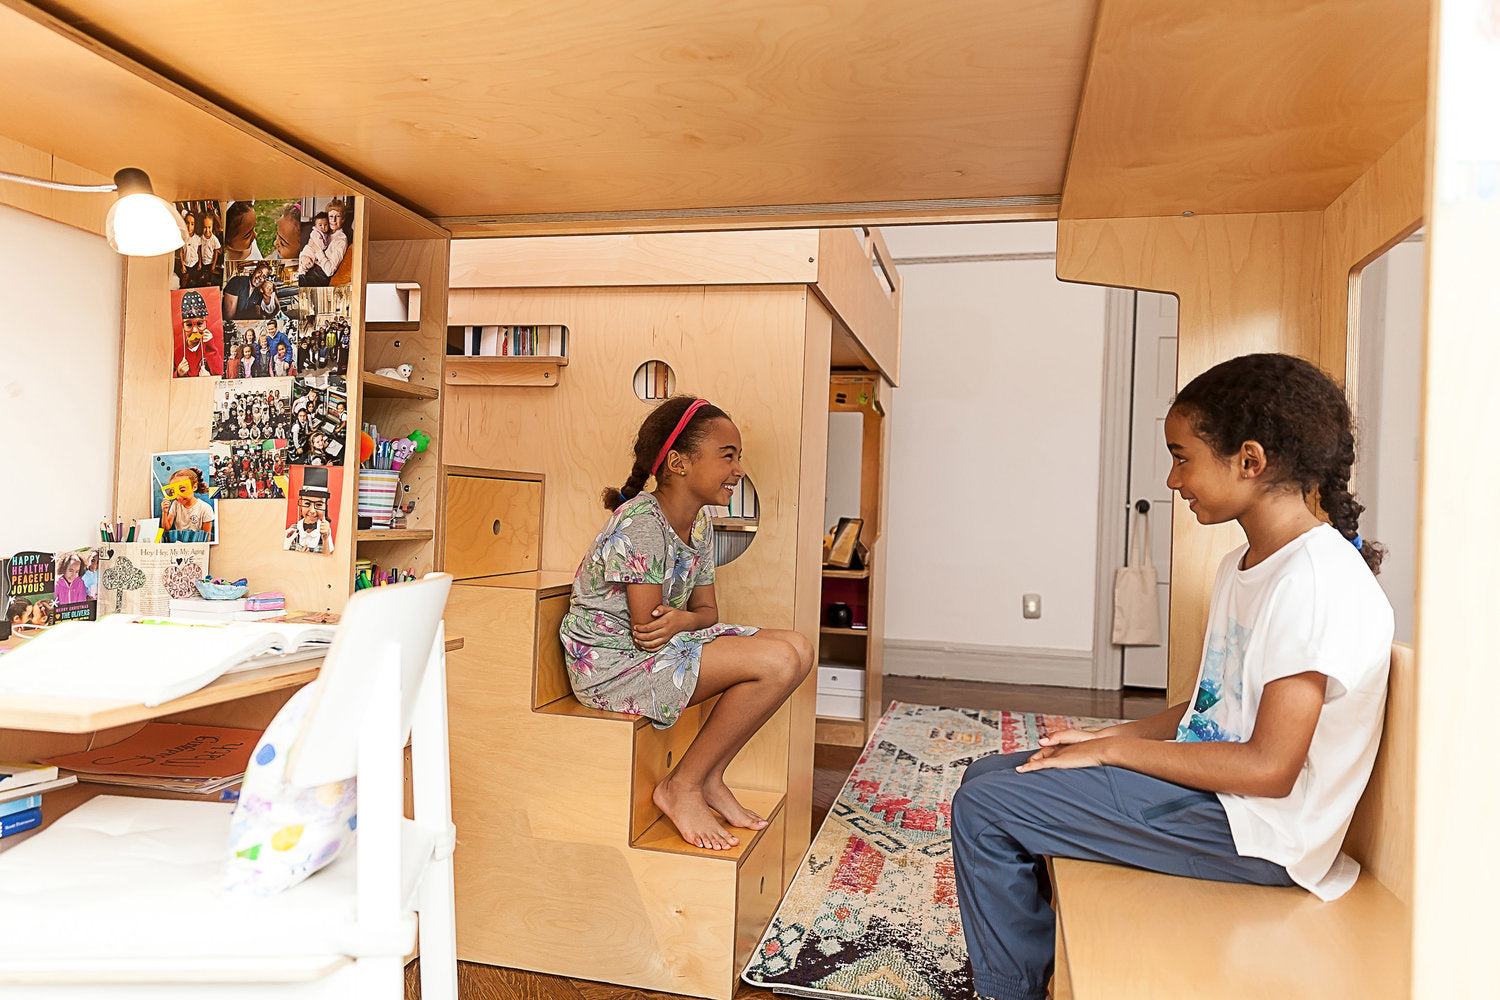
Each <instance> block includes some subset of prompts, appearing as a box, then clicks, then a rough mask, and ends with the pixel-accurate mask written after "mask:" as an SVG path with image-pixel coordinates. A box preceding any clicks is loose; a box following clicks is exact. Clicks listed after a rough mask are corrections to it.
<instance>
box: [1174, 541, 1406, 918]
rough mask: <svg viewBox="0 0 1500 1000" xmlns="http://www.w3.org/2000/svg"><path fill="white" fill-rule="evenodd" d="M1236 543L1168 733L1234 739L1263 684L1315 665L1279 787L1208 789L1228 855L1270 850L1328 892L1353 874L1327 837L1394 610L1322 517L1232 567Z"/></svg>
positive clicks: (1333, 833) (1359, 751) (1371, 746)
mask: <svg viewBox="0 0 1500 1000" xmlns="http://www.w3.org/2000/svg"><path fill="white" fill-rule="evenodd" d="M1248 548H1249V546H1241V547H1240V548H1238V549H1236V550H1235V551H1234V552H1231V553H1230V554H1229V555H1227V556H1225V557H1224V561H1223V562H1222V563H1221V564H1220V565H1219V573H1218V576H1217V578H1216V579H1215V580H1214V593H1213V601H1212V603H1211V605H1210V607H1209V620H1208V635H1207V638H1205V640H1204V643H1203V659H1202V661H1201V663H1200V666H1199V668H1198V682H1197V685H1196V686H1195V688H1194V691H1195V695H1194V698H1193V701H1192V703H1191V704H1189V705H1188V710H1187V712H1186V714H1184V715H1183V718H1182V722H1181V723H1180V724H1179V725H1178V727H1177V740H1178V742H1181V743H1188V742H1207V741H1224V742H1234V743H1243V742H1245V741H1246V740H1248V739H1249V738H1250V734H1251V732H1252V731H1253V730H1254V728H1255V715H1256V712H1257V711H1259V709H1260V699H1261V694H1262V692H1263V691H1264V690H1265V687H1266V685H1267V684H1269V683H1271V682H1272V681H1275V680H1280V679H1281V678H1283V677H1291V676H1293V675H1295V674H1300V673H1303V672H1305V671H1309V670H1315V671H1317V672H1318V673H1321V674H1324V675H1325V676H1326V677H1327V678H1328V681H1327V690H1326V693H1325V694H1324V696H1323V710H1322V713H1321V714H1320V715H1319V717H1318V726H1317V729H1316V730H1315V731H1314V732H1313V740H1312V745H1311V746H1310V747H1309V748H1308V751H1307V761H1306V763H1305V764H1303V766H1302V773H1301V774H1299V775H1298V776H1297V781H1296V784H1294V785H1293V786H1292V791H1291V794H1290V795H1287V796H1286V797H1285V798H1279V799H1276V798H1264V797H1260V796H1252V795H1232V794H1229V793H1227V792H1220V793H1219V801H1220V802H1222V803H1223V804H1224V812H1225V813H1226V814H1227V815H1228V817H1229V828H1230V830H1231V832H1232V833H1233V834H1234V847H1235V850H1236V851H1238V852H1239V853H1240V855H1242V856H1244V857H1256V858H1265V859H1266V860H1268V861H1274V862H1275V863H1276V864H1278V865H1282V866H1283V867H1285V868H1286V870H1287V874H1289V875H1290V876H1291V877H1292V880H1293V881H1295V882H1296V883H1297V884H1298V885H1300V886H1302V887H1303V888H1305V889H1307V890H1308V891H1310V892H1312V893H1313V894H1314V895H1316V896H1317V897H1318V898H1320V899H1325V900H1327V899H1336V898H1338V897H1339V896H1342V895H1343V894H1344V893H1345V892H1347V891H1348V890H1349V887H1350V886H1352V885H1353V884H1354V880H1355V877H1356V876H1358V875H1359V864H1358V863H1357V862H1355V861H1354V859H1352V858H1350V857H1348V856H1347V855H1345V854H1342V853H1340V850H1339V848H1340V847H1341V846H1342V845H1343V842H1344V833H1345V831H1346V830H1348V828H1349V820H1350V819H1351V818H1352V817H1353V815H1354V807H1355V806H1356V805H1357V804H1358V803H1359V798H1360V795H1361V794H1363V792H1364V788H1365V783H1366V782H1367V781H1368V780H1369V778H1370V769H1371V767H1372V766H1373V765H1374V762H1375V751H1376V749H1377V748H1378V746H1379V743H1380V729H1381V723H1382V721H1383V719H1384V717H1385V687H1386V677H1387V674H1388V672H1389V668H1390V660H1391V639H1392V636H1393V634H1394V631H1395V619H1394V615H1393V614H1392V612H1391V605H1390V602H1389V601H1387V600H1386V597H1385V594H1384V593H1383V592H1382V591H1381V589H1380V585H1379V584H1377V583H1376V582H1375V576H1374V574H1372V573H1371V572H1370V570H1369V568H1368V567H1367V566H1366V565H1365V561H1364V559H1363V558H1362V557H1361V556H1360V554H1359V551H1358V550H1357V549H1355V548H1354V546H1353V545H1351V544H1349V542H1348V541H1347V540H1346V539H1345V538H1344V536H1342V535H1340V534H1339V533H1338V532H1337V531H1336V530H1334V529H1333V528H1332V527H1331V526H1329V525H1326V524H1322V525H1319V526H1318V527H1316V528H1313V529H1311V530H1309V531H1307V532H1305V533H1304V534H1302V535H1301V536H1299V537H1298V538H1296V539H1294V540H1293V541H1291V542H1288V543H1287V544H1286V545H1284V546H1282V547H1281V548H1280V549H1278V550H1277V551H1276V552H1274V553H1273V554H1272V555H1271V556H1270V558H1268V559H1266V560H1265V561H1263V562H1261V563H1258V564H1257V565H1255V566H1252V567H1250V568H1249V569H1244V570H1242V569H1240V568H1239V565H1240V560H1241V559H1242V558H1243V557H1244V555H1245V552H1246V550H1247V549H1248Z"/></svg>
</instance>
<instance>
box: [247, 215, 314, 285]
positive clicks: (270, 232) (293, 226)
mask: <svg viewBox="0 0 1500 1000" xmlns="http://www.w3.org/2000/svg"><path fill="white" fill-rule="evenodd" d="M302 203H303V199H301V198H262V199H260V200H259V201H256V202H255V204H254V208H255V245H256V249H257V250H259V251H260V257H261V258H262V259H264V260H284V261H290V262H292V263H295V262H296V260H297V251H298V250H299V249H300V248H301V244H300V242H299V240H300V237H301V233H302V215H303V208H302ZM293 283H294V284H295V281H294V282H293Z"/></svg>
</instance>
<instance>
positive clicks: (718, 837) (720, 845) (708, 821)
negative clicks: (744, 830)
mask: <svg viewBox="0 0 1500 1000" xmlns="http://www.w3.org/2000/svg"><path fill="white" fill-rule="evenodd" d="M673 777H674V775H671V774H669V775H667V776H666V777H665V778H663V779H662V781H661V784H659V785H657V786H656V789H655V790H654V791H652V793H651V801H652V802H655V803H656V808H658V809H660V810H661V811H662V812H663V813H664V814H665V815H666V817H667V819H669V820H671V821H672V825H673V826H675V827H677V832H678V833H680V834H682V839H683V840H685V841H687V842H688V843H689V844H693V845H696V846H698V847H703V848H707V849H708V850H710V851H727V850H729V849H730V848H731V847H734V846H736V845H738V844H739V842H740V841H739V838H738V837H735V836H734V835H732V834H730V833H729V832H728V831H726V830H725V829H724V828H723V827H722V826H720V825H719V821H718V820H716V819H715V818H714V814H713V813H711V812H709V810H708V803H707V802H705V801H704V799H703V791H702V789H700V788H689V787H686V784H685V783H684V782H674V781H673V780H672V778H673Z"/></svg>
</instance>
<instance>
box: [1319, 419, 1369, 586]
mask: <svg viewBox="0 0 1500 1000" xmlns="http://www.w3.org/2000/svg"><path fill="white" fill-rule="evenodd" d="M1353 468H1354V434H1353V433H1352V432H1351V431H1350V430H1349V428H1348V427H1347V426H1345V427H1344V428H1343V429H1342V430H1341V431H1340V433H1339V436H1338V445H1337V453H1336V454H1335V456H1334V460H1333V462H1332V464H1331V465H1330V466H1329V467H1328V469H1327V471H1326V472H1324V473H1323V478H1322V479H1321V480H1320V481H1319V482H1318V505H1319V506H1320V507H1322V508H1323V512H1324V513H1325V514H1327V515H1328V523H1330V524H1332V525H1333V526H1334V528H1336V529H1338V533H1339V534H1341V535H1343V536H1344V537H1345V538H1346V539H1348V540H1349V542H1350V543H1351V544H1353V545H1355V546H1356V547H1357V548H1358V549H1359V554H1360V555H1361V556H1364V559H1365V565H1366V566H1368V567H1370V572H1371V573H1375V574H1379V572H1380V562H1381V560H1382V559H1384V558H1385V546H1384V545H1381V544H1380V543H1379V542H1375V541H1365V540H1364V539H1363V538H1361V537H1360V535H1359V515H1361V514H1363V513H1364V512H1365V506H1364V504H1362V503H1360V502H1359V501H1358V500H1356V499H1354V494H1353V493H1350V492H1349V472H1350V470H1351V469H1353Z"/></svg>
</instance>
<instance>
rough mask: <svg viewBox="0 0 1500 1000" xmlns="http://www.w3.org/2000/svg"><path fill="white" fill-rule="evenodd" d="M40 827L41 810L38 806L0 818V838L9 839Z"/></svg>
mask: <svg viewBox="0 0 1500 1000" xmlns="http://www.w3.org/2000/svg"><path fill="white" fill-rule="evenodd" d="M41 825H42V810H41V807H40V806H37V807H35V808H32V809H26V810H23V811H21V812H18V813H11V814H10V815H9V816H0V837H9V836H10V835H11V834H14V833H25V832H26V831H27V830H30V829H32V828H34V827H38V826H41Z"/></svg>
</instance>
